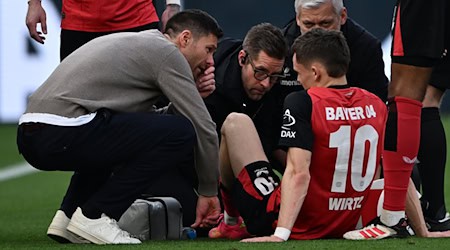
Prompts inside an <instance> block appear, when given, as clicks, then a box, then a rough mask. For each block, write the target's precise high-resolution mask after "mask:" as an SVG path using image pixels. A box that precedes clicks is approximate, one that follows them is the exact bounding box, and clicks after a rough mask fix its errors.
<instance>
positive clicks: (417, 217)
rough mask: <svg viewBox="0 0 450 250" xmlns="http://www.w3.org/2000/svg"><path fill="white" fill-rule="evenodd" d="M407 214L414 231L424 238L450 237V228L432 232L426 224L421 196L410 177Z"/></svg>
mask: <svg viewBox="0 0 450 250" xmlns="http://www.w3.org/2000/svg"><path fill="white" fill-rule="evenodd" d="M406 215H407V216H408V220H409V223H410V224H411V227H412V228H413V230H414V233H415V234H416V235H417V236H419V237H424V238H443V237H450V230H449V231H444V232H430V231H428V228H427V226H426V224H425V219H424V217H423V212H422V206H421V205H420V201H419V197H418V195H417V190H416V188H415V186H414V183H413V181H412V180H411V179H409V185H408V192H407V195H406Z"/></svg>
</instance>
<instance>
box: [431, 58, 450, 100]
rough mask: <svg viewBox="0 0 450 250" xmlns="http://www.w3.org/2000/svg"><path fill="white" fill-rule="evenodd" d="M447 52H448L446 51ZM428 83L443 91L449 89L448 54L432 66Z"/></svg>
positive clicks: (449, 69) (449, 67)
mask: <svg viewBox="0 0 450 250" xmlns="http://www.w3.org/2000/svg"><path fill="white" fill-rule="evenodd" d="M447 53H450V51H449V52H447ZM430 85H431V86H433V87H435V88H437V89H439V90H441V91H442V92H445V90H446V89H450V55H449V54H447V56H445V57H444V58H443V59H441V60H440V61H439V64H438V65H436V66H435V67H434V68H433V73H432V74H431V80H430Z"/></svg>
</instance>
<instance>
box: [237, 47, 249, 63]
mask: <svg viewBox="0 0 450 250" xmlns="http://www.w3.org/2000/svg"><path fill="white" fill-rule="evenodd" d="M247 56H248V55H247V53H246V52H245V51H244V50H243V49H241V51H239V54H238V61H239V65H241V67H242V66H244V65H245V60H247Z"/></svg>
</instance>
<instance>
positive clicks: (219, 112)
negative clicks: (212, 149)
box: [205, 23, 288, 157]
mask: <svg viewBox="0 0 450 250" xmlns="http://www.w3.org/2000/svg"><path fill="white" fill-rule="evenodd" d="M287 51H288V48H287V45H286V42H285V39H284V37H283V34H282V32H281V30H280V29H279V28H277V27H275V26H273V25H271V24H268V23H263V24H258V25H256V26H254V27H252V28H251V29H250V30H249V32H248V33H247V35H246V37H245V39H244V41H242V40H235V39H223V40H222V41H220V42H219V44H218V48H217V50H216V52H215V54H214V66H215V68H216V70H215V80H216V90H215V91H214V92H213V93H212V94H211V95H210V96H208V97H207V98H206V99H205V103H206V107H207V108H208V111H209V113H210V115H211V117H212V119H213V121H214V122H215V123H216V128H217V132H218V134H219V137H220V129H221V127H222V124H223V122H224V120H225V118H226V117H227V116H228V115H229V114H230V113H232V112H239V113H244V114H247V115H248V116H249V117H250V118H252V120H253V122H254V123H255V126H256V128H257V130H258V134H259V136H260V139H261V142H262V144H263V147H264V149H265V152H266V154H267V155H268V157H269V156H270V152H271V151H272V150H273V148H274V146H276V142H277V140H278V135H279V133H278V131H279V127H277V124H278V122H273V121H274V119H278V117H279V116H278V114H275V113H274V112H275V105H276V102H275V99H273V97H272V96H268V95H266V93H267V92H269V91H270V90H271V89H272V87H273V86H274V85H276V84H278V83H279V81H280V80H281V79H282V77H283V65H284V60H285V57H286V56H287Z"/></svg>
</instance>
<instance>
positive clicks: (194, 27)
mask: <svg viewBox="0 0 450 250" xmlns="http://www.w3.org/2000/svg"><path fill="white" fill-rule="evenodd" d="M183 30H190V31H191V32H192V35H193V36H194V37H200V36H208V35H209V34H213V35H214V36H216V37H217V38H221V37H222V36H223V31H222V28H220V26H219V24H218V23H217V21H216V19H214V18H213V17H212V16H211V15H209V14H208V13H206V12H204V11H202V10H197V9H189V10H184V11H180V12H178V13H177V14H175V15H173V16H172V17H171V18H170V19H169V20H168V21H167V24H166V28H165V30H164V33H167V34H168V35H169V36H176V35H178V34H179V33H180V32H182V31H183Z"/></svg>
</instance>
